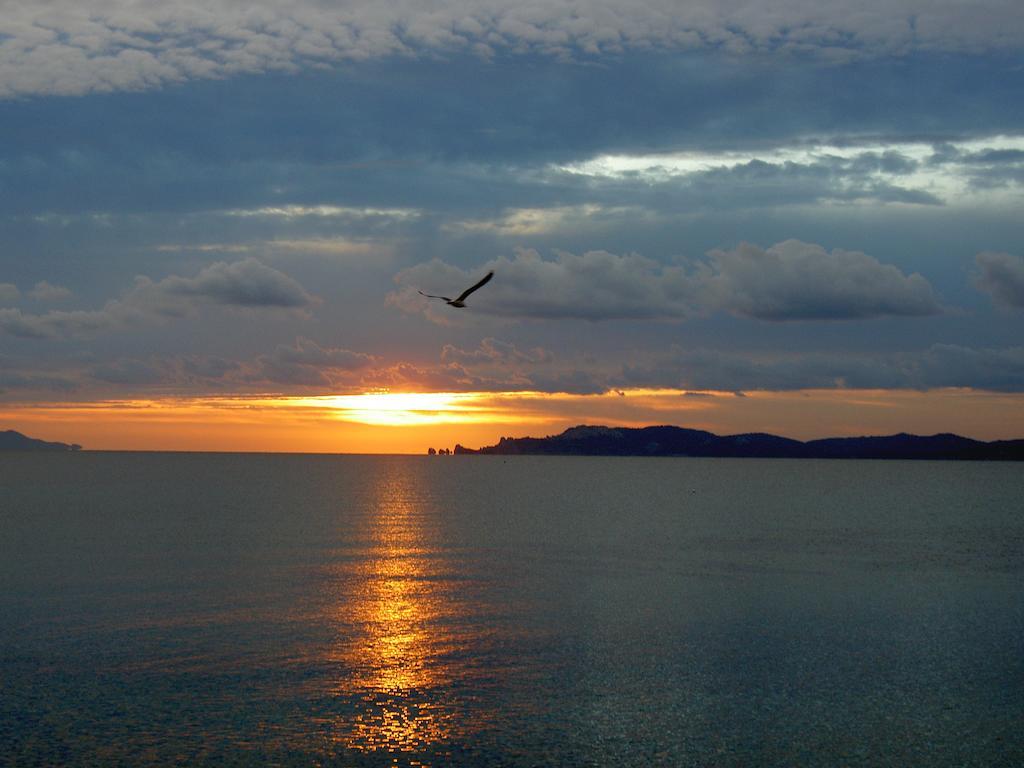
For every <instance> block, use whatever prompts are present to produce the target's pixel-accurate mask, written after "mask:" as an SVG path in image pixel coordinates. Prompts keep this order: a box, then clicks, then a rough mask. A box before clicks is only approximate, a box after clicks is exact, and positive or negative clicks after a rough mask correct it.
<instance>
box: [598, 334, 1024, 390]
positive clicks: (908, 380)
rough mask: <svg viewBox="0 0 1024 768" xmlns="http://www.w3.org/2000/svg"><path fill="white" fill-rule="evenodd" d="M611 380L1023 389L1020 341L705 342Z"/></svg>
mask: <svg viewBox="0 0 1024 768" xmlns="http://www.w3.org/2000/svg"><path fill="white" fill-rule="evenodd" d="M609 382H610V383H611V384H612V385H613V386H620V387H669V388H681V389H706V390H732V391H742V390H751V391H753V390H763V391H787V390H800V389H919V390H927V389H939V388H946V387H968V388H974V389H982V390H989V391H998V392H1024V347H1008V348H1004V349H984V348H983V349H974V348H969V347H962V346H957V345H953V344H935V345H932V346H931V347H928V348H927V349H924V350H919V351H915V352H903V353H897V354H889V355H870V356H869V355H856V354H846V355H844V354H822V353H808V354H798V355H778V354H775V355H752V354H743V353H736V352H731V353H730V352H720V351H717V350H709V349H683V348H682V347H679V346H675V347H673V349H672V350H671V352H669V354H667V355H664V356H662V357H660V358H657V359H655V360H652V361H649V362H647V363H644V364H634V365H626V366H623V368H622V371H621V374H620V375H618V376H612V377H610V378H609Z"/></svg>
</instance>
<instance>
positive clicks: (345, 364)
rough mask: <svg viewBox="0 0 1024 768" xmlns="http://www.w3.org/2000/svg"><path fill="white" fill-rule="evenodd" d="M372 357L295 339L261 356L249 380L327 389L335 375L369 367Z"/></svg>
mask: <svg viewBox="0 0 1024 768" xmlns="http://www.w3.org/2000/svg"><path fill="white" fill-rule="evenodd" d="M376 361H377V358H375V357H374V356H372V355H368V354H365V353H363V352H353V351H351V350H348V349H340V348H337V347H323V346H320V345H319V344H317V343H316V342H315V341H311V340H310V339H304V338H298V339H296V340H295V343H294V344H291V345H288V344H280V345H278V346H277V347H276V348H275V349H274V351H273V352H271V353H270V354H267V355H262V356H261V357H260V358H259V359H258V360H257V361H256V365H255V368H254V370H253V371H252V373H251V375H250V379H253V380H259V381H268V382H274V383H278V384H296V385H300V386H325V385H326V386H329V385H331V384H334V383H335V381H336V377H337V376H338V374H344V373H348V372H351V371H356V370H359V369H363V368H368V367H370V366H372V365H373V364H374V363H375V362H376Z"/></svg>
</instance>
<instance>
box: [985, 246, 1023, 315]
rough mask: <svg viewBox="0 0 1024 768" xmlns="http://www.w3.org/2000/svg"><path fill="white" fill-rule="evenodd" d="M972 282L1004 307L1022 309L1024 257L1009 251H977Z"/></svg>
mask: <svg viewBox="0 0 1024 768" xmlns="http://www.w3.org/2000/svg"><path fill="white" fill-rule="evenodd" d="M974 262H975V264H977V266H978V273H977V275H975V279H974V284H975V285H976V286H977V288H978V289H979V290H981V291H983V292H984V293H987V294H989V295H990V296H991V297H992V300H993V301H994V302H995V303H996V304H997V305H998V306H1000V307H1004V308H1006V309H1024V258H1022V257H1020V256H1012V255H1011V254H1009V253H979V254H978V255H977V256H975V257H974Z"/></svg>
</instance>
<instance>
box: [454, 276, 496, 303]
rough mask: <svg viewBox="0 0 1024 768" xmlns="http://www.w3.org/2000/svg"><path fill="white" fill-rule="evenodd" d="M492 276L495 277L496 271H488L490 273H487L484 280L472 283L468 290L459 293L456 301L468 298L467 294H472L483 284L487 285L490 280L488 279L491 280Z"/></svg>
mask: <svg viewBox="0 0 1024 768" xmlns="http://www.w3.org/2000/svg"><path fill="white" fill-rule="evenodd" d="M492 277H494V272H493V271H492V272H488V273H487V274H486V275H484V277H483V280H481V281H480V282H479V283H477V284H476V285H472V286H470V287H469V288H467V289H466V290H464V291H463V292H462V293H461V294H459V298H457V299H456V301H465V300H466V297H467V296H469V294H471V293H472V292H473V291H475V290H476V289H477V288H479V287H480V286H482V285H486V284H487V282H488V281H489V280H490V279H491V278H492Z"/></svg>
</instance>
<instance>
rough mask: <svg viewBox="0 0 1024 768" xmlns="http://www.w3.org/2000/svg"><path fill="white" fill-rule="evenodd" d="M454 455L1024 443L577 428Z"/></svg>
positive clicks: (968, 450)
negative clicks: (791, 436)
mask: <svg viewBox="0 0 1024 768" xmlns="http://www.w3.org/2000/svg"><path fill="white" fill-rule="evenodd" d="M454 452H455V453H456V454H459V455H463V454H496V455H502V456H512V455H541V456H705V457H728V458H766V459H767V458H770V459H781V458H787V459H956V460H989V461H1024V439H1022V440H996V441H994V442H990V443H986V442H982V441H979V440H971V439H970V438H967V437H961V436H959V435H953V434H948V433H946V434H940V435H931V436H928V437H921V436H918V435H908V434H903V433H901V434H898V435H889V436H886V437H829V438H824V439H821V440H809V441H807V442H801V441H800V440H792V439H790V438H787V437H778V436H776V435H769V434H765V433H761V432H754V433H748V434H742V435H726V436H719V435H716V434H714V433H712V432H705V431H703V430H699V429H685V428H683V427H672V426H660V427H641V428H631V427H596V426H579V427H572V428H570V429H567V430H565V432H563V433H562V434H560V435H551V436H549V437H503V438H501V440H500V441H499V442H498V444H497V445H491V446H487V447H484V448H480V449H479V450H473V449H471V448H464V447H463V446H461V445H456V446H455V451H454Z"/></svg>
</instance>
